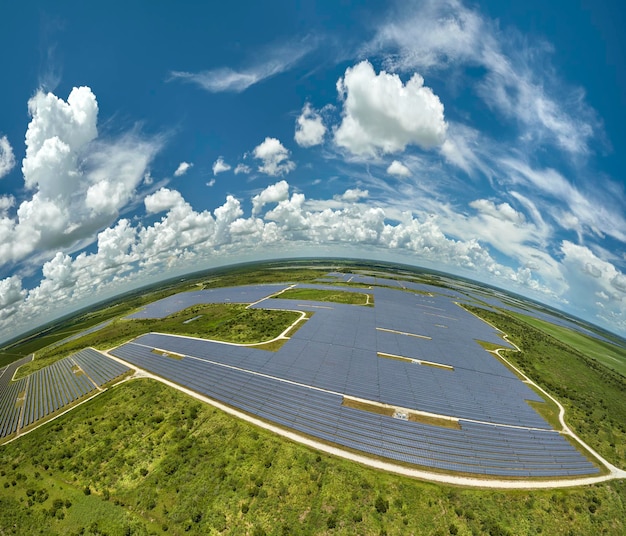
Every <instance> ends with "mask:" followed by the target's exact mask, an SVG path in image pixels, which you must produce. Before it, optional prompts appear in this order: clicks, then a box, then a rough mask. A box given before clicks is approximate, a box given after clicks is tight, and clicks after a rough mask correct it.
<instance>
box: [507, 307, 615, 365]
mask: <svg viewBox="0 0 626 536" xmlns="http://www.w3.org/2000/svg"><path fill="white" fill-rule="evenodd" d="M510 314H511V315H512V316H515V317H517V318H519V319H521V320H523V321H524V322H526V323H527V324H530V325H531V326H533V327H536V328H537V329H540V330H541V331H543V332H545V333H547V334H548V335H551V336H552V337H554V338H555V339H558V340H559V341H561V342H562V343H564V344H567V345H568V346H571V347H572V348H575V349H576V350H578V351H579V352H581V353H583V354H585V355H586V356H588V357H591V358H592V359H595V360H596V361H598V362H600V363H602V364H603V365H604V366H605V367H608V368H610V369H613V370H615V371H617V372H619V373H620V374H621V375H622V376H624V377H625V378H626V348H621V347H619V346H617V345H615V344H611V343H609V342H605V341H601V340H599V339H597V338H595V337H590V336H588V335H584V334H583V333H580V332H578V331H574V330H572V329H568V328H566V327H563V326H558V325H556V324H551V323H550V322H546V321H545V320H540V319H538V318H534V317H532V316H527V315H521V314H518V313H510Z"/></svg>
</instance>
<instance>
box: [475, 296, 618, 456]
mask: <svg viewBox="0 0 626 536" xmlns="http://www.w3.org/2000/svg"><path fill="white" fill-rule="evenodd" d="M466 308H467V309H468V310H470V311H472V312H473V313H475V314H477V315H478V316H480V317H481V318H484V319H485V320H487V321H488V322H490V323H492V324H493V325H495V326H496V327H498V328H499V329H501V330H502V331H504V332H505V333H507V334H508V336H509V339H510V340H511V341H512V342H514V343H515V344H516V345H517V346H518V347H519V348H520V350H521V352H515V351H507V352H506V357H507V359H508V360H509V361H511V362H512V363H513V364H514V365H515V366H517V367H519V368H520V369H521V370H522V371H523V372H524V373H525V374H526V375H527V376H528V377H530V378H531V379H532V380H534V381H535V382H536V383H537V384H539V385H541V387H543V388H544V389H546V390H547V391H548V392H549V393H551V394H552V395H553V396H555V397H556V398H557V399H558V400H559V402H560V403H561V404H563V406H564V407H565V411H566V413H565V418H566V420H567V423H568V424H569V425H570V427H571V428H572V429H573V430H574V431H575V432H576V433H577V434H578V435H579V436H580V437H581V438H582V440H583V441H585V442H586V443H587V444H589V445H590V446H591V447H592V448H594V449H595V450H597V451H598V452H599V453H600V454H601V455H602V456H604V457H605V458H606V459H607V460H609V461H610V462H611V463H613V464H615V465H617V466H619V467H624V466H625V465H626V404H625V403H624V394H625V393H626V378H624V376H622V375H621V374H618V373H617V372H615V371H614V370H612V369H609V368H607V367H605V366H604V365H603V364H602V363H600V362H598V361H597V360H596V359H594V358H591V357H589V356H588V355H587V354H586V353H583V352H581V351H579V350H578V349H577V348H573V347H572V346H570V345H568V344H565V343H563V342H561V341H559V340H558V339H555V338H554V337H552V336H551V335H549V334H547V333H544V332H543V331H540V330H539V329H537V328H535V327H533V326H531V325H530V324H528V323H526V322H524V321H523V320H521V319H520V318H517V317H514V316H512V315H509V314H505V313H495V312H493V311H487V310H485V309H480V308H477V307H470V306H466ZM586 344H587V346H585V349H586V350H585V351H588V348H589V345H590V344H591V341H588V342H587V343H586ZM601 344H602V343H600V342H598V345H601ZM599 347H601V346H599Z"/></svg>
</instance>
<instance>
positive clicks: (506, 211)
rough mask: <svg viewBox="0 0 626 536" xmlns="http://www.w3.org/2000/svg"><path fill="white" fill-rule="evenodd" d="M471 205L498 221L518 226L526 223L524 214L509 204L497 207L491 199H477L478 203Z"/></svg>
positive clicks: (473, 202)
mask: <svg viewBox="0 0 626 536" xmlns="http://www.w3.org/2000/svg"><path fill="white" fill-rule="evenodd" d="M469 205H470V207H472V208H474V209H476V210H477V211H478V212H480V213H481V214H484V215H486V216H490V217H492V218H495V219H497V220H501V221H509V222H511V223H515V224H518V225H521V224H523V223H525V222H526V218H525V217H524V214H522V213H521V212H518V211H517V210H515V209H514V208H513V207H512V206H511V205H509V204H508V203H500V204H499V205H496V204H495V203H494V202H493V201H491V200H489V199H477V200H476V201H472V202H471V203H470V204H469Z"/></svg>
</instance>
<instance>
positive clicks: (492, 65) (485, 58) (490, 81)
mask: <svg viewBox="0 0 626 536" xmlns="http://www.w3.org/2000/svg"><path fill="white" fill-rule="evenodd" d="M390 49H391V50H392V51H393V52H394V53H393V54H392V55H391V56H389V55H388V54H389V51H390ZM381 50H384V51H385V53H386V54H387V55H388V57H389V60H388V65H389V67H390V68H391V69H392V70H396V69H399V70H402V71H412V70H415V69H420V70H422V72H428V71H431V70H442V69H453V68H455V69H457V71H456V73H455V74H458V66H467V67H474V66H479V67H481V68H482V69H483V70H484V75H483V78H482V79H480V80H479V82H478V83H477V84H475V86H476V88H477V91H478V94H479V95H480V96H481V97H482V99H483V100H484V102H485V103H486V104H487V105H488V106H489V107H490V108H493V109H495V110H497V111H498V112H499V113H500V114H502V115H504V116H506V117H508V118H513V119H515V120H517V121H518V122H519V124H520V126H522V127H523V128H524V133H523V136H522V138H524V139H525V140H528V141H534V142H542V141H544V140H545V139H547V140H549V141H551V142H552V143H554V144H556V145H557V146H559V147H560V148H562V149H564V150H566V151H568V152H570V153H586V152H587V151H588V145H587V144H588V140H589V139H590V138H591V136H592V135H593V133H594V131H595V130H597V129H599V128H600V127H599V125H598V121H597V119H596V115H595V112H594V111H593V110H591V109H590V108H589V107H588V106H587V105H586V104H585V101H584V92H583V91H582V90H581V89H579V88H569V87H566V85H565V84H563V83H562V82H561V81H560V80H558V79H557V78H556V76H555V75H554V69H552V68H551V66H550V60H549V55H550V53H551V50H552V48H551V47H550V46H549V45H547V44H546V43H544V42H538V41H537V40H535V41H534V42H533V41H530V40H528V39H525V38H523V37H521V36H520V35H519V34H518V33H517V32H516V31H515V30H512V29H511V28H507V29H506V31H503V30H502V29H501V28H499V25H498V23H497V21H491V20H489V19H487V18H485V17H484V16H482V15H481V14H480V13H479V12H478V11H476V10H474V9H470V8H467V7H465V6H464V5H463V3H462V2H460V1H458V0H425V1H421V2H419V3H416V2H406V3H404V4H403V6H402V8H401V9H400V10H399V12H396V14H395V16H394V18H393V19H392V20H389V21H387V22H386V23H384V24H383V25H381V27H380V29H379V30H378V32H377V34H376V36H375V38H374V39H373V41H372V42H371V43H370V44H369V46H368V48H367V50H366V51H365V52H366V53H370V54H371V53H374V52H378V51H381Z"/></svg>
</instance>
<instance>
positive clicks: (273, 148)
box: [252, 137, 296, 177]
mask: <svg viewBox="0 0 626 536" xmlns="http://www.w3.org/2000/svg"><path fill="white" fill-rule="evenodd" d="M252 154H253V156H254V158H256V159H257V160H261V162H262V163H261V165H260V166H259V168H258V169H259V171H260V172H261V173H265V174H266V175H271V176H273V177H276V176H277V175H285V174H287V173H289V172H291V171H293V170H294V169H295V168H296V164H295V163H294V162H292V161H291V160H289V151H288V150H287V149H286V148H285V147H284V146H283V144H282V143H280V141H279V140H277V139H276V138H269V137H268V138H265V140H264V141H263V143H261V144H260V145H257V146H256V147H255V148H254V151H253V152H252Z"/></svg>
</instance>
